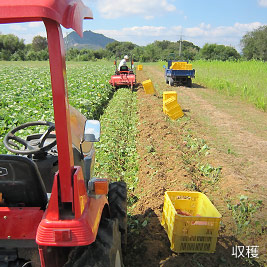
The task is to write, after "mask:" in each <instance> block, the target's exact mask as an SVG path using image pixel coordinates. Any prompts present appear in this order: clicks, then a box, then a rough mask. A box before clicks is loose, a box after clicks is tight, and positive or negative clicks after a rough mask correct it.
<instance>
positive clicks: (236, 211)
mask: <svg viewBox="0 0 267 267" xmlns="http://www.w3.org/2000/svg"><path fill="white" fill-rule="evenodd" d="M262 205H263V204H262V200H249V198H248V197H247V196H244V195H242V196H240V197H239V202H238V203H237V204H234V205H233V204H231V202H230V201H228V203H227V207H228V209H229V210H231V211H232V215H233V218H234V220H235V222H236V225H237V232H239V233H240V232H246V231H247V230H248V229H252V228H253V227H254V226H255V227H256V228H258V227H259V226H260V222H259V221H254V220H253V215H254V214H255V213H256V212H257V211H258V210H259V209H260V208H261V207H262Z"/></svg>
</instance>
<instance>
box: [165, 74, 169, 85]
mask: <svg viewBox="0 0 267 267" xmlns="http://www.w3.org/2000/svg"><path fill="white" fill-rule="evenodd" d="M165 82H166V84H169V78H168V77H167V76H165Z"/></svg>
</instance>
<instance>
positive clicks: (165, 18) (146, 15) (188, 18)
mask: <svg viewBox="0 0 267 267" xmlns="http://www.w3.org/2000/svg"><path fill="white" fill-rule="evenodd" d="M83 2H84V3H85V4H86V5H87V6H89V7H90V8H91V9H92V11H93V14H94V20H90V21H85V22H84V30H92V31H94V32H98V33H103V34H104V35H106V36H108V37H111V38H114V39H116V40H118V41H131V42H133V43H136V44H138V45H146V44H148V43H152V42H153V41H155V40H170V41H177V40H179V39H180V36H181V35H182V38H183V39H184V40H187V41H190V42H193V43H194V44H196V45H198V46H200V47H202V46H203V45H204V44H205V43H217V44H224V45H232V46H234V47H235V48H236V49H237V50H239V51H240V49H241V48H240V45H239V43H240V39H241V38H242V36H243V35H244V34H245V33H246V32H248V31H251V30H254V29H256V28H258V27H259V26H262V25H267V0H224V1H216V0H213V1H212V0H202V1H200V0H190V1H186V0H131V1H129V0H84V1H83ZM0 32H1V33H3V34H7V33H13V34H15V35H17V36H19V37H20V38H23V39H25V42H26V43H29V42H31V40H32V38H33V36H35V35H38V34H39V35H42V36H45V29H44V26H43V25H42V24H41V23H27V24H13V25H11V24H10V25H0ZM63 32H64V34H67V33H69V32H70V30H66V29H63Z"/></svg>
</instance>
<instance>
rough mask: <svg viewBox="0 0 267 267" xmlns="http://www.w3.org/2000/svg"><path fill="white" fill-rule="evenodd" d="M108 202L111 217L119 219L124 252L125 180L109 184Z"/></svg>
mask: <svg viewBox="0 0 267 267" xmlns="http://www.w3.org/2000/svg"><path fill="white" fill-rule="evenodd" d="M108 202H109V208H110V216H111V218H112V219H115V218H117V219H118V221H119V230H120V232H121V248H122V252H123V253H124V254H125V253H126V246H127V186H126V183H125V182H122V181H121V182H114V183H110V184H109V192H108Z"/></svg>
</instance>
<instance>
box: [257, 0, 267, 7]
mask: <svg viewBox="0 0 267 267" xmlns="http://www.w3.org/2000/svg"><path fill="white" fill-rule="evenodd" d="M258 4H259V5H260V6H262V7H267V0H258Z"/></svg>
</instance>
